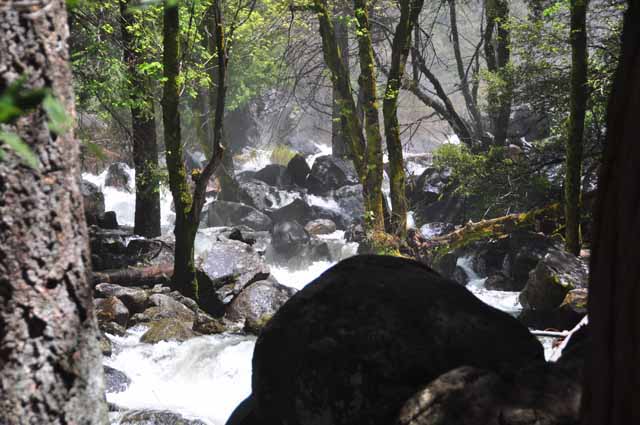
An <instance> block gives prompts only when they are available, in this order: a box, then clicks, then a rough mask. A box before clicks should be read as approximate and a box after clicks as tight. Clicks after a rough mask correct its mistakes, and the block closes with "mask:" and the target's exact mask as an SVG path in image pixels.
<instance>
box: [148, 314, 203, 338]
mask: <svg viewBox="0 0 640 425" xmlns="http://www.w3.org/2000/svg"><path fill="white" fill-rule="evenodd" d="M191 326H192V323H189V322H184V321H182V320H179V319H176V318H169V319H160V320H156V321H154V322H150V323H149V330H148V331H147V332H145V333H144V335H142V337H141V338H140V342H144V343H146V344H156V343H158V342H160V341H179V342H181V341H186V340H188V339H191V338H193V337H195V336H196V333H195V332H194V331H193V330H192V329H191Z"/></svg>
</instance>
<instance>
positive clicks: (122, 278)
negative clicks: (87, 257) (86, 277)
mask: <svg viewBox="0 0 640 425" xmlns="http://www.w3.org/2000/svg"><path fill="white" fill-rule="evenodd" d="M171 275H173V264H159V265H157V266H147V267H128V268H126V269H117V270H105V271H101V272H94V273H93V274H92V276H91V283H92V285H93V286H95V285H97V284H99V283H113V284H115V285H120V286H144V285H151V286H152V285H158V284H160V285H169V283H171Z"/></svg>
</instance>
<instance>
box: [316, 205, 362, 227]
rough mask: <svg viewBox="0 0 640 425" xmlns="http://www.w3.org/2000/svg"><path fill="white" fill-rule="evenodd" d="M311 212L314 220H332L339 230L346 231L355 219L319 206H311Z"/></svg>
mask: <svg viewBox="0 0 640 425" xmlns="http://www.w3.org/2000/svg"><path fill="white" fill-rule="evenodd" d="M311 211H312V217H313V219H314V220H317V219H324V220H331V221H333V222H334V223H335V224H336V228H337V229H339V230H346V229H347V227H349V226H350V225H351V223H352V222H353V217H351V216H350V215H348V214H345V213H342V212H340V211H336V210H332V209H330V208H325V207H321V206H319V205H311Z"/></svg>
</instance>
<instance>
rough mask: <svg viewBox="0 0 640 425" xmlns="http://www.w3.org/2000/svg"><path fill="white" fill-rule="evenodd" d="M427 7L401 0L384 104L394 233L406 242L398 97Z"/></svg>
mask: <svg viewBox="0 0 640 425" xmlns="http://www.w3.org/2000/svg"><path fill="white" fill-rule="evenodd" d="M423 5H424V0H401V1H400V20H399V22H398V25H397V27H396V31H395V34H394V36H393V42H392V45H391V65H390V67H389V74H388V80H387V88H386V90H385V93H384V101H383V104H382V110H383V115H384V133H385V135H386V138H387V152H388V153H389V180H390V181H391V222H392V226H393V231H394V233H396V234H397V235H399V236H400V237H401V238H402V239H404V237H405V236H406V232H407V200H406V196H405V185H406V181H405V180H406V176H405V172H404V158H403V154H402V142H401V140H400V123H399V122H398V96H399V94H400V87H401V84H402V78H403V76H404V69H405V65H406V63H407V58H408V56H409V49H410V47H411V33H412V31H413V27H414V26H415V25H416V23H417V21H418V17H419V16H420V12H421V11H422V7H423Z"/></svg>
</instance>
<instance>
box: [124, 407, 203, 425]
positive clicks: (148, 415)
mask: <svg viewBox="0 0 640 425" xmlns="http://www.w3.org/2000/svg"><path fill="white" fill-rule="evenodd" d="M118 424H119V425H207V424H206V423H205V422H202V421H200V420H197V419H185V418H184V417H183V416H182V415H180V414H178V413H174V412H170V411H168V410H131V411H128V412H125V413H124V414H123V415H122V416H121V417H120V419H119V420H118Z"/></svg>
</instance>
